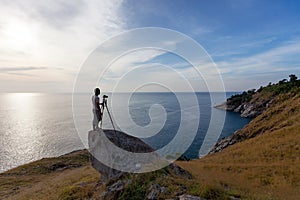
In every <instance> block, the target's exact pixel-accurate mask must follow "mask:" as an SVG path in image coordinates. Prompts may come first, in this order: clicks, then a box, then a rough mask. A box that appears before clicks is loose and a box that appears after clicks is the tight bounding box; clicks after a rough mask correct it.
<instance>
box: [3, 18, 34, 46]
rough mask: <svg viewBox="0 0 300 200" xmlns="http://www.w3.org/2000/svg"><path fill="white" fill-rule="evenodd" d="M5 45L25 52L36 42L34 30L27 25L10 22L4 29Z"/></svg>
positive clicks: (21, 22) (15, 21) (16, 21)
mask: <svg viewBox="0 0 300 200" xmlns="http://www.w3.org/2000/svg"><path fill="white" fill-rule="evenodd" d="M4 34H5V36H6V41H7V45H8V46H9V47H10V48H13V49H18V50H26V49H29V48H30V47H32V46H33V45H34V44H35V42H36V29H35V27H34V26H32V25H30V24H29V23H26V22H23V21H19V20H12V21H10V22H9V23H7V24H6V26H5V27H4Z"/></svg>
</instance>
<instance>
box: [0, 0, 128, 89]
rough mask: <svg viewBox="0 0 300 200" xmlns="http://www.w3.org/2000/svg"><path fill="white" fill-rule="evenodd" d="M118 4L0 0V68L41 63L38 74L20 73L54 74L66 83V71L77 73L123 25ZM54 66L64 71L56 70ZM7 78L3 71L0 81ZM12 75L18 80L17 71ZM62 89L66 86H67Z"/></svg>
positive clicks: (47, 77) (45, 77) (43, 76)
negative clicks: (94, 52) (94, 51)
mask: <svg viewBox="0 0 300 200" xmlns="http://www.w3.org/2000/svg"><path fill="white" fill-rule="evenodd" d="M121 4H122V1H121V0H113V1H111V0H101V1H96V0H82V1H63V0H54V1H45V0H41V1H35V0H16V1H5V0H2V1H1V0H0V5H1V6H0V52H1V54H0V67H8V68H9V67H11V68H15V67H19V66H34V67H40V66H45V67H47V70H43V71H41V73H33V72H32V71H31V72H29V71H28V72H24V73H23V75H24V74H26V73H33V74H34V75H36V76H40V78H41V79H42V80H44V81H45V82H46V81H54V80H57V81H58V79H57V77H58V76H59V77H60V78H59V80H60V81H63V82H62V84H63V83H67V84H68V85H71V84H72V83H73V78H74V76H70V74H72V73H73V74H75V73H76V71H77V70H78V69H79V67H80V65H81V64H82V63H83V62H84V60H85V58H86V57H87V56H88V54H89V53H90V52H91V51H92V50H93V49H94V48H95V47H97V46H98V45H99V44H100V43H101V42H102V41H104V40H105V39H107V38H109V37H110V36H112V35H114V34H117V33H119V32H121V31H123V30H124V22H123V19H122V18H121V17H120V7H121ZM54 66H61V67H63V68H64V69H65V70H62V71H59V73H58V71H57V70H56V69H55V67H54ZM64 73H66V74H64ZM57 75H58V76H57ZM8 77H10V76H9V75H8V74H7V75H6V76H5V77H4V75H3V73H2V75H1V74H0V81H1V82H4V79H5V80H7V78H8ZM11 79H12V80H14V81H19V82H20V83H22V81H23V80H21V78H19V80H18V74H14V75H13V76H11ZM70 83H71V84H70ZM1 85H3V84H1ZM1 89H2V88H1V87H0V91H1ZM42 89H43V88H41V90H42ZM53 89H55V88H53ZM65 89H66V90H67V91H68V90H69V91H71V87H69V86H68V88H65ZM5 90H7V89H6V88H5Z"/></svg>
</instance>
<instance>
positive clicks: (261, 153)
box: [177, 95, 300, 199]
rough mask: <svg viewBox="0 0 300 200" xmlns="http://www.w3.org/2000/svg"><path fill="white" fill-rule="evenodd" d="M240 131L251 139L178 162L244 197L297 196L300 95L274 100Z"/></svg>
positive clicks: (299, 190)
mask: <svg viewBox="0 0 300 200" xmlns="http://www.w3.org/2000/svg"><path fill="white" fill-rule="evenodd" d="M281 98H283V97H281ZM258 133H259V135H258ZM239 134H242V135H245V136H247V137H248V138H251V139H248V140H246V141H244V142H241V143H237V144H235V145H233V146H230V147H228V148H226V149H224V150H223V151H222V152H220V153H216V154H212V155H209V156H206V157H205V158H202V159H199V160H193V161H190V162H177V164H178V165H180V166H181V167H183V168H184V169H186V170H188V171H190V172H191V173H192V174H193V175H194V176H195V177H196V179H197V181H198V182H199V183H204V184H210V185H220V186H223V187H225V188H226V187H228V188H231V189H232V190H235V191H237V192H239V193H241V194H243V196H244V197H245V198H255V199H270V198H275V199H299V198H300V98H299V95H298V96H294V97H292V98H290V99H288V98H286V99H285V100H284V102H283V103H277V104H275V105H274V106H273V107H272V108H270V109H268V110H267V111H266V112H265V113H264V114H262V115H261V116H259V117H257V118H255V119H254V120H253V121H252V122H251V123H250V124H249V125H247V126H246V127H245V128H244V129H242V131H240V133H239ZM256 135H258V136H256ZM254 136H256V137H254Z"/></svg>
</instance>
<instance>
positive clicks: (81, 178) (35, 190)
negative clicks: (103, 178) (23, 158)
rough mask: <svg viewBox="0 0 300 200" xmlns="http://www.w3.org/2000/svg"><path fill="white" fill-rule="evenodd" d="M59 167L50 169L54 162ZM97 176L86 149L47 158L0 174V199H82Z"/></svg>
mask: <svg viewBox="0 0 300 200" xmlns="http://www.w3.org/2000/svg"><path fill="white" fill-rule="evenodd" d="M57 164H59V165H60V166H61V167H60V168H57V169H53V165H57ZM99 178H100V175H99V173H98V172H96V171H95V170H94V169H93V168H92V167H91V166H90V165H89V161H88V154H87V152H86V151H80V152H75V153H72V154H70V155H66V156H62V157H59V158H47V159H42V160H40V161H36V162H33V163H30V164H27V165H24V166H20V167H18V168H15V169H12V170H10V171H8V172H5V173H3V174H1V175H0V199H18V200H19V199H84V198H88V197H89V196H91V195H93V193H94V189H95V186H96V184H97V182H98V180H99Z"/></svg>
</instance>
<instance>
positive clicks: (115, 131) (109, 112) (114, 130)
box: [105, 104, 117, 134]
mask: <svg viewBox="0 0 300 200" xmlns="http://www.w3.org/2000/svg"><path fill="white" fill-rule="evenodd" d="M105 107H106V110H107V113H108V116H109V119H110V121H111V124H112V126H113V128H114V131H115V134H117V132H116V128H115V125H114V122H113V120H112V117H111V115H110V112H109V110H108V107H107V105H106V104H105Z"/></svg>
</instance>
